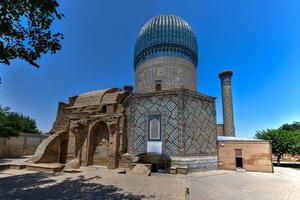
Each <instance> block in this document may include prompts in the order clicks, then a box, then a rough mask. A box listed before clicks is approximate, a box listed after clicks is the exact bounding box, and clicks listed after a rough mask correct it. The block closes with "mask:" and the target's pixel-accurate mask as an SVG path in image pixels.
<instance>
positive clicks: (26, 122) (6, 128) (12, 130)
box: [0, 106, 41, 137]
mask: <svg viewBox="0 0 300 200" xmlns="http://www.w3.org/2000/svg"><path fill="white" fill-rule="evenodd" d="M20 132H24V133H41V132H40V131H39V130H38V129H37V126H36V123H35V120H34V119H31V118H30V117H28V116H24V115H23V114H20V113H17V112H11V111H10V108H9V107H3V106H0V136H1V137H15V136H18V135H19V133H20Z"/></svg>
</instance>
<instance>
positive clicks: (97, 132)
mask: <svg viewBox="0 0 300 200" xmlns="http://www.w3.org/2000/svg"><path fill="white" fill-rule="evenodd" d="M90 148H91V151H90V152H91V155H90V156H89V157H90V158H91V162H90V164H93V165H105V166H107V164H108V159H109V156H108V152H109V130H108V127H107V125H106V123H104V122H99V123H98V124H96V125H95V126H94V127H93V128H92V130H91V132H90Z"/></svg>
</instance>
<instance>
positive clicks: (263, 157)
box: [217, 136, 274, 173]
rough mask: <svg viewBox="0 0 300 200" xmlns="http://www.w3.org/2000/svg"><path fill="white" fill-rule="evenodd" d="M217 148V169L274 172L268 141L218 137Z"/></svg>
mask: <svg viewBox="0 0 300 200" xmlns="http://www.w3.org/2000/svg"><path fill="white" fill-rule="evenodd" d="M217 148H218V167H219V169H225V170H235V169H237V168H243V169H245V170H246V171H255V172H269V173H273V172H274V169H273V163H272V146H271V142H269V141H263V140H258V139H248V138H238V137H227V136H218V140H217Z"/></svg>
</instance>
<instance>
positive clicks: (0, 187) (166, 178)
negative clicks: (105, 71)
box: [0, 167, 186, 200]
mask: <svg viewBox="0 0 300 200" xmlns="http://www.w3.org/2000/svg"><path fill="white" fill-rule="evenodd" d="M82 170H83V172H81V173H45V172H30V171H27V170H6V171H3V172H0V199H133V200H135V199H167V200H168V199H169V200H171V199H172V200H173V199H184V197H185V186H186V176H180V175H177V176H174V175H168V174H153V175H152V176H138V175H127V174H118V173H117V172H116V171H111V170H107V169H103V168H92V167H82Z"/></svg>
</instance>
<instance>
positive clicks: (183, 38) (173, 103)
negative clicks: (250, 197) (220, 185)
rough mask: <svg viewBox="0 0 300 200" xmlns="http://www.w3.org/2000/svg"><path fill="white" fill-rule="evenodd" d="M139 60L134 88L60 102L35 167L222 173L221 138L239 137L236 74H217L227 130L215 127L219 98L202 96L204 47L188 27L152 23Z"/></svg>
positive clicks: (174, 20) (160, 20) (169, 20)
mask: <svg viewBox="0 0 300 200" xmlns="http://www.w3.org/2000/svg"><path fill="white" fill-rule="evenodd" d="M133 60H134V71H135V87H132V86H125V87H124V88H123V90H122V89H118V88H110V89H105V90H97V91H92V92H87V93H84V94H80V95H77V96H73V97H70V98H69V102H67V103H64V102H60V103H59V106H58V111H57V118H56V121H55V122H54V124H53V127H52V129H51V131H50V133H51V135H50V136H49V137H48V138H47V139H46V140H44V141H43V143H42V144H41V145H40V146H39V147H38V149H37V151H36V152H35V155H34V156H33V157H32V158H31V159H30V160H29V161H30V162H33V163H55V162H59V163H68V162H71V161H72V162H78V165H94V164H97V165H106V166H107V167H108V168H116V167H119V166H126V167H128V166H130V165H131V166H132V163H136V162H144V163H145V162H146V163H148V164H149V163H150V164H152V166H154V168H155V169H157V168H159V167H161V163H159V162H161V161H163V159H157V158H158V157H159V158H164V162H165V163H166V162H168V163H169V164H168V165H167V164H165V165H164V170H168V169H170V171H172V172H174V170H175V171H176V168H178V169H179V170H178V171H195V170H197V171H198V170H208V169H217V167H218V159H217V153H218V149H219V155H223V152H226V151H224V150H223V151H220V146H217V135H219V136H235V128H234V118H233V104H232V94H231V92H232V91H231V89H232V87H231V77H232V72H231V71H228V70H227V71H224V72H222V73H220V74H219V78H220V79H221V87H222V106H223V121H224V124H217V123H216V103H215V99H216V98H215V97H211V96H207V95H205V94H201V93H199V92H197V76H196V74H197V64H198V44H197V39H196V36H195V34H194V32H193V31H192V28H191V27H190V25H189V24H188V23H187V22H185V21H184V20H183V19H181V18H180V17H178V16H175V15H160V16H157V17H154V18H152V19H150V20H149V21H148V22H147V23H146V24H145V25H144V26H143V27H142V28H141V30H140V32H139V34H138V37H137V40H136V44H135V49H134V59H133ZM251 144H252V143H251ZM251 144H249V145H250V146H251ZM231 147H234V145H233V144H232V146H231ZM247 148H248V147H247ZM224 149H225V148H224ZM226 149H227V150H228V151H230V153H231V154H232V153H233V152H234V151H235V150H234V149H232V148H231V149H230V148H226ZM221 150H222V149H221ZM220 158H221V159H222V162H223V163H224V164H223V165H220V163H219V167H220V166H222V168H224V169H227V168H228V167H227V166H229V165H227V164H226V162H227V161H228V159H226V158H225V159H223V156H221V157H220ZM219 160H220V159H219ZM230 162H231V163H232V162H233V161H232V160H231V161H230ZM228 169H229V168H228ZM230 169H231V168H230Z"/></svg>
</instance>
